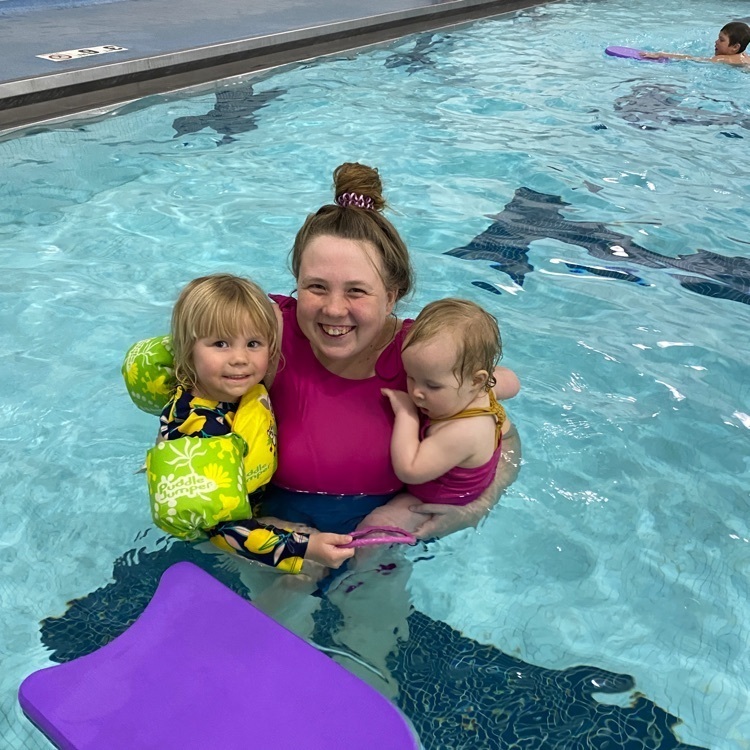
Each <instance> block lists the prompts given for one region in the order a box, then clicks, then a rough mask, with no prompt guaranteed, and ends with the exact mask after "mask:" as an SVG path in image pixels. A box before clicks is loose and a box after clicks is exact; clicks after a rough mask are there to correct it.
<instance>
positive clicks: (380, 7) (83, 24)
mask: <svg viewBox="0 0 750 750" xmlns="http://www.w3.org/2000/svg"><path fill="white" fill-rule="evenodd" d="M24 1H25V0H0V24H2V27H3V44H2V52H1V53H0V55H1V57H2V69H1V70H0V131H2V130H6V129H10V128H15V127H18V126H22V125H25V124H29V123H32V122H37V121H40V120H46V119H50V118H55V117H61V116H65V115H69V114H73V113H75V112H81V111H85V110H88V109H94V108H97V107H104V106H108V105H112V104H115V103H117V102H123V101H128V100H130V99H136V98H139V97H142V96H147V95H150V94H155V93H160V92H165V91H171V90H174V89H178V88H182V87H185V86H191V85H195V84H198V83H205V82H208V81H213V80H217V79H220V78H225V77H227V76H232V75H240V74H242V73H250V72H252V71H255V70H261V69H264V68H269V67H273V66H275V65H281V64H284V63H289V62H293V61H297V60H304V59H306V58H310V57H315V56H317V55H322V54H327V53H331V52H338V51H341V50H344V49H352V48H355V47H360V46H364V45H367V44H373V43H377V42H382V41H386V40H389V39H396V38H398V37H400V36H403V35H405V34H410V33H414V32H419V31H425V30H427V29H435V28H439V27H442V26H448V25H451V24H456V23H461V22H464V21H469V20H472V19H475V18H483V17H488V16H492V15H497V14H499V13H506V12H509V11H513V10H518V9H521V8H526V7H530V6H533V5H540V4H543V3H544V0H379V2H378V3H377V6H374V5H373V6H368V7H360V6H359V4H354V3H351V2H345V1H344V0H222V2H220V3H218V2H211V3H207V2H205V0H200V1H199V0H179V2H178V0H113V2H103V3H98V4H96V3H94V4H92V3H89V4H83V5H78V6H76V7H55V6H54V5H52V6H49V5H47V6H45V5H39V4H38V2H37V4H31V3H32V2H33V0H27V1H28V2H29V4H28V5H25V6H22V3H23V2H24ZM41 1H42V2H44V0H41ZM52 1H53V2H54V0H52ZM6 3H7V4H6ZM14 7H16V8H17V9H16V10H14ZM107 45H109V46H113V47H115V48H124V49H120V50H118V51H106V52H99V53H95V54H88V53H83V56H81V57H76V56H75V55H73V56H71V58H70V59H63V60H61V61H58V62H55V61H53V60H49V59H43V58H40V57H38V55H47V54H53V53H61V52H67V51H71V50H76V51H78V50H91V48H92V47H105V46H107Z"/></svg>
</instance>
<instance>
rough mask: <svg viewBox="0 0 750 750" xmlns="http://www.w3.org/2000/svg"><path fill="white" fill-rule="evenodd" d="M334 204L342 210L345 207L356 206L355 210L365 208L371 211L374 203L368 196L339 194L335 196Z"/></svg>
mask: <svg viewBox="0 0 750 750" xmlns="http://www.w3.org/2000/svg"><path fill="white" fill-rule="evenodd" d="M336 203H338V204H339V206H341V207H342V208H346V207H347V206H356V207H357V208H366V209H369V210H370V211H372V210H373V209H374V208H375V203H374V201H373V200H372V198H370V196H369V195H360V194H359V193H341V195H337V196H336Z"/></svg>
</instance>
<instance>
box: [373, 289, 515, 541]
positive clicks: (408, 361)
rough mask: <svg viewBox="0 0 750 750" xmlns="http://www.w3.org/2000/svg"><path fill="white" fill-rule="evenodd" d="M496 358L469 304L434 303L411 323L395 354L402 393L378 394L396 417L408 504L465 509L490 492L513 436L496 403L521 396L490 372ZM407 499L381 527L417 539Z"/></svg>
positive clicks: (495, 343) (397, 462) (395, 445)
mask: <svg viewBox="0 0 750 750" xmlns="http://www.w3.org/2000/svg"><path fill="white" fill-rule="evenodd" d="M501 354H502V344H501V341H500V332H499V330H498V326H497V321H496V320H495V318H494V317H493V316H492V315H490V314H489V313H487V312H486V311H484V310H483V309H482V308H481V307H479V306H478V305H476V304H474V303H473V302H469V301H466V300H460V299H444V300H439V301H437V302H432V303H431V304H429V305H427V306H426V307H425V308H424V310H422V312H421V313H420V314H419V315H418V316H417V319H416V320H415V321H414V324H413V325H412V327H411V329H410V330H409V332H408V334H407V335H406V338H405V340H404V345H403V348H402V351H401V356H402V359H403V363H404V368H405V370H406V374H407V388H408V393H404V392H402V391H393V390H389V389H384V390H383V394H384V395H385V396H386V397H387V398H388V400H389V401H390V404H391V407H392V408H393V411H394V414H395V424H394V428H393V436H392V440H391V460H392V462H393V467H394V469H395V472H396V474H397V475H398V477H399V479H401V480H402V481H403V482H404V483H405V484H406V485H407V489H408V491H409V492H410V493H411V495H412V496H413V497H417V498H418V499H420V500H422V501H423V502H426V503H449V504H453V505H466V504H468V503H470V502H472V501H473V500H476V499H477V498H478V497H479V495H481V494H482V492H484V490H485V489H487V488H488V487H489V486H490V485H491V484H492V482H493V480H494V478H495V473H496V470H497V465H498V461H499V459H500V451H501V443H502V436H503V434H505V433H507V431H508V430H510V428H511V424H510V420H509V419H507V418H506V415H505V411H504V409H503V407H502V406H501V405H500V404H499V403H498V398H500V399H508V398H512V397H513V396H515V395H516V393H518V390H519V388H520V385H519V382H518V378H517V377H516V375H515V374H514V373H513V372H512V371H511V370H508V369H506V368H500V367H496V363H497V361H498V359H499V358H500V356H501ZM413 497H410V496H409V495H406V496H405V495H399V496H397V497H395V498H394V499H393V500H392V501H391V502H390V503H388V504H387V505H385V506H384V507H383V509H382V511H383V520H384V521H387V522H388V523H390V524H393V525H395V526H399V527H401V528H403V529H405V530H406V531H415V530H416V529H417V528H418V527H419V526H420V525H421V524H422V523H423V522H424V520H425V519H424V516H423V515H420V514H418V513H416V512H413V511H410V510H409V507H410V506H413V505H414V500H413ZM375 513H376V514H378V515H380V514H379V513H378V511H375ZM369 520H370V522H372V521H375V520H376V519H372V518H371V519H369Z"/></svg>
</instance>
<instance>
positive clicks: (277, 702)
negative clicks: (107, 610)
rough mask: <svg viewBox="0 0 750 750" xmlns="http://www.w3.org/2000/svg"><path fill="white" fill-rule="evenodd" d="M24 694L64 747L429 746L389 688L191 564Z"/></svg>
mask: <svg viewBox="0 0 750 750" xmlns="http://www.w3.org/2000/svg"><path fill="white" fill-rule="evenodd" d="M18 698H19V702H20V704H21V708H22V709H23V711H24V713H25V714H26V716H27V717H28V718H29V719H30V720H31V721H32V722H33V723H34V724H35V725H36V726H37V727H38V728H39V729H40V730H41V731H42V732H43V733H44V734H45V735H46V736H47V737H48V738H49V739H50V740H51V741H52V742H53V743H54V744H55V745H56V746H57V747H58V748H60V750H102V748H107V750H135V749H136V748H138V750H151V749H153V750H157V749H158V750H171V749H174V750H177V749H178V748H179V750H207V749H208V748H222V747H227V748H228V747H246V748H248V749H250V748H292V747H304V748H305V749H306V750H351V748H352V747H356V748H358V750H417V749H418V747H419V744H418V741H417V740H416V738H415V736H414V733H413V731H412V730H411V728H410V727H409V725H408V723H407V721H406V720H405V718H404V717H403V716H402V714H401V713H400V712H399V710H398V709H397V708H396V707H395V706H394V705H392V704H391V703H390V702H389V701H388V700H387V699H386V698H385V697H384V696H382V695H381V694H380V693H378V692H377V691H376V690H375V689H374V688H372V687H370V686H369V685H367V684H366V683H365V682H363V681H362V680H360V679H359V678H358V677H355V676H354V675H353V674H351V673H350V672H348V671H347V670H346V669H344V668H343V667H342V666H340V665H339V664H337V663H336V662H334V661H333V660H331V659H330V658H329V657H328V656H326V655H325V654H323V653H321V652H320V651H318V650H317V649H316V648H314V647H313V646H311V645H310V644H309V643H306V642H305V641H304V640H303V639H301V638H299V637H298V636H296V635H294V633H292V632H290V631H289V630H287V629H286V628H284V627H283V626H281V625H279V624H278V623H277V622H275V621H274V620H272V619H271V618H270V617H268V616H267V615H265V614H263V613H262V612H261V611H260V610H258V609H256V607H255V606H254V605H252V604H251V603H250V602H248V601H246V600H244V599H243V598H242V597H241V596H239V595H237V594H235V593H234V592H233V591H231V590H230V589H228V588H227V587H226V586H224V585H223V584H222V583H219V582H218V581H217V580H216V579H214V578H213V577H212V576H210V575H209V574H208V573H206V572H205V571H203V570H201V568H199V567H197V566H196V565H193V564H192V563H188V562H181V563H177V564H176V565H173V566H172V567H171V568H169V569H168V570H167V571H166V572H165V573H164V575H163V576H162V578H161V581H160V583H159V587H158V588H157V590H156V593H155V594H154V597H153V599H152V600H151V602H150V603H149V604H148V606H147V607H146V609H145V610H144V611H143V613H142V614H141V616H140V617H139V618H138V619H137V620H136V621H135V622H134V623H133V624H132V625H131V626H130V628H128V630H127V631H125V632H124V633H123V634H122V635H120V636H118V637H117V638H115V639H114V640H113V641H111V642H110V643H108V644H107V645H106V646H104V647H102V648H100V649H99V650H98V651H95V652H94V653H92V654H88V655H87V656H82V657H80V658H78V659H74V660H73V661H70V662H68V663H66V664H60V665H57V666H53V667H48V668H46V669H42V670H39V671H38V672H34V673H33V674H31V675H29V676H28V677H27V678H26V679H25V680H24V681H23V683H22V684H21V687H20V689H19V696H18Z"/></svg>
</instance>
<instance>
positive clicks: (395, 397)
mask: <svg viewBox="0 0 750 750" xmlns="http://www.w3.org/2000/svg"><path fill="white" fill-rule="evenodd" d="M380 392H381V393H382V394H383V395H384V396H385V397H386V398H387V399H388V401H390V403H391V408H392V409H393V413H394V414H395V415H396V416H398V415H399V414H400V413H403V412H405V413H406V414H412V415H414V416H417V415H418V412H417V407H416V406H414V402H413V401H412V400H411V397H410V396H409V394H408V393H404V391H392V390H391V389H390V388H381V389H380Z"/></svg>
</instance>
